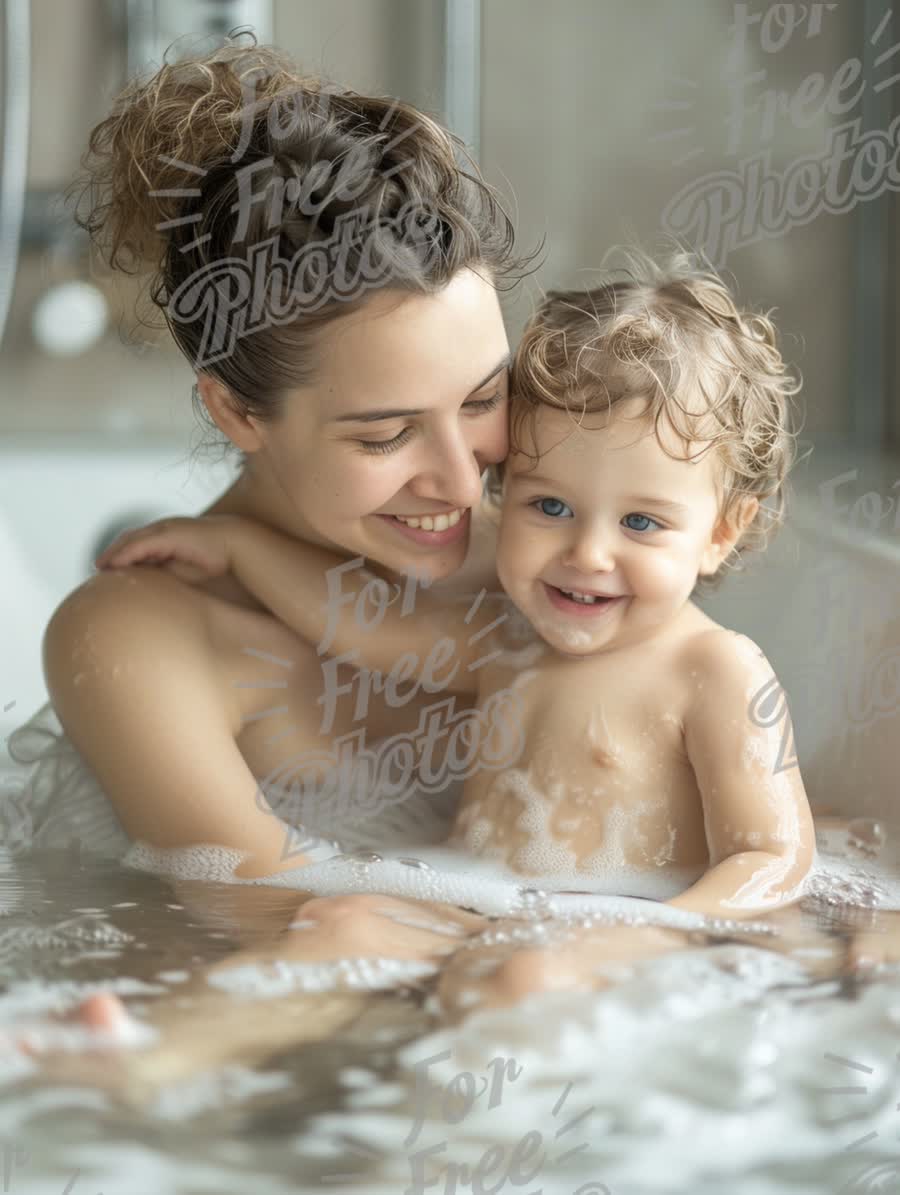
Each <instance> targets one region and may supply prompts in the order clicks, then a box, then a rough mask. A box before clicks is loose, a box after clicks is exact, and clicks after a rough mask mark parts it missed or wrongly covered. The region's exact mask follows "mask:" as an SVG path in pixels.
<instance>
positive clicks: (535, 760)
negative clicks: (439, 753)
mask: <svg viewBox="0 0 900 1195" xmlns="http://www.w3.org/2000/svg"><path fill="white" fill-rule="evenodd" d="M641 762H642V766H641V767H640V768H639V769H637V768H636V769H632V768H629V767H628V766H627V759H626V758H621V757H620V758H619V759H608V760H606V761H605V763H604V765H603V766H601V765H598V764H596V763H595V762H594V761H592V760H586V761H582V764H581V766H578V764H577V762H576V763H573V762H572V761H571V760H569V761H565V763H563V761H562V760H561V759H559V758H558V757H557V753H556V752H554V751H552V749H551V748H549V747H548V745H547V743H546V742H545V743H544V744H543V745H542V746H539V747H538V751H537V752H536V753H535V754H533V755H529V756H525V757H523V758H522V759H520V760H519V761H517V766H516V767H514V768H509V769H507V770H506V771H504V772H502V773H490V772H481V773H478V774H476V775H474V776H472V777H471V778H470V779H469V781H468V782H467V784H466V788H465V792H464V794H463V798H462V800H461V802H460V806H459V810H458V812H457V815H456V820H455V822H454V825H453V830H452V832H451V836H450V839H449V842H450V843H452V844H454V845H456V846H460V847H463V848H464V849H465V850H467V851H468V852H469V853H471V854H473V855H479V856H482V857H484V858H485V859H496V860H498V861H501V862H503V863H504V864H505V865H506V866H507V867H508V868H510V869H511V870H513V871H515V872H518V873H519V874H521V875H529V876H538V875H551V874H557V873H566V874H570V875H571V876H572V877H573V878H576V879H577V878H578V877H583V878H584V879H585V880H587V879H588V878H590V877H596V878H600V877H608V876H610V875H612V874H615V873H618V872H621V873H634V872H646V871H659V869H666V870H670V869H671V870H680V869H692V870H698V869H704V870H705V868H706V866H708V863H709V852H708V849H707V843H706V833H705V829H704V822H703V809H702V805H701V801H700V795H699V792H698V791H697V786H696V781H695V779H694V773H693V770H692V769H691V767H690V765H689V764H688V763H687V761H686V760H684V759H681V758H677V757H670V758H668V759H666V758H658V759H655V760H652V761H649V762H650V766H649V767H648V766H646V765H647V764H648V760H647V757H646V755H645V756H644V757H643V758H642V761H641Z"/></svg>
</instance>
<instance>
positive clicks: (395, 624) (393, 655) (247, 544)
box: [96, 515, 503, 693]
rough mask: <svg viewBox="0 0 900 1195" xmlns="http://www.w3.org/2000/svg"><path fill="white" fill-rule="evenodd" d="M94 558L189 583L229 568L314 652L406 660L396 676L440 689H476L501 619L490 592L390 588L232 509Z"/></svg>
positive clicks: (134, 538) (169, 522)
mask: <svg viewBox="0 0 900 1195" xmlns="http://www.w3.org/2000/svg"><path fill="white" fill-rule="evenodd" d="M96 563H97V566H98V567H103V568H124V567H126V566H128V565H134V564H141V563H144V564H157V565H161V566H166V567H170V568H171V570H172V571H173V572H175V574H176V575H177V576H179V577H180V578H181V579H182V580H185V581H187V582H189V583H197V582H198V581H201V580H205V579H206V578H209V577H216V576H221V575H223V574H225V573H227V572H228V571H231V572H233V573H234V575H235V576H236V577H237V578H238V580H239V581H240V582H241V583H242V584H243V585H244V586H246V588H247V589H248V590H249V592H250V593H252V594H253V595H254V596H255V597H256V598H257V599H258V600H259V601H260V602H262V603H263V604H264V605H265V606H266V607H267V608H268V609H269V610H271V611H272V613H273V614H275V615H276V616H277V617H278V618H280V619H281V621H282V622H284V623H285V624H286V625H287V626H289V627H291V629H292V630H294V631H296V632H297V633H298V634H299V635H301V636H302V637H303V638H304V639H306V640H308V641H309V642H310V643H313V644H315V645H316V646H317V648H318V652H319V654H320V655H323V654H325V653H326V652H327V653H328V654H329V655H332V656H337V655H340V656H344V655H346V656H347V657H348V659H347V662H348V663H357V662H358V663H361V664H363V665H365V666H367V667H369V668H371V669H378V670H379V671H382V672H385V673H387V672H390V671H391V670H393V671H394V672H395V673H396V670H397V666H398V662H399V661H401V659H403V658H405V659H406V661H407V662H406V663H405V664H404V665H403V667H402V668H401V672H402V678H401V679H402V680H404V681H405V680H411V679H420V678H421V679H422V680H423V682H424V683H427V682H429V681H431V682H433V683H438V682H437V681H436V678H435V677H434V675H433V673H434V672H435V671H436V670H440V672H441V681H440V686H441V688H442V689H452V690H453V691H455V692H471V693H474V692H476V691H477V687H478V668H479V666H480V663H481V662H483V661H484V658H485V657H486V656H488V655H490V654H491V653H492V651H494V649H496V648H497V646H498V644H497V641H496V639H495V636H493V635H491V633H490V632H491V630H492V629H493V628H494V627H495V626H498V625H500V624H501V623H502V621H503V611H502V609H501V608H500V607H499V605H498V603H497V602H496V600H495V599H493V600H492V599H486V600H483V601H478V595H472V598H471V600H469V601H466V602H463V603H462V604H455V605H454V606H453V607H450V608H440V607H439V605H438V599H437V598H436V597H432V596H430V595H427V594H426V595H423V593H422V589H423V588H424V581H423V580H417V579H416V578H414V577H412V576H407V577H404V578H403V583H402V585H401V584H395V585H393V586H389V585H388V584H387V582H386V581H384V580H382V579H380V578H377V577H375V576H374V575H373V574H371V573H369V572H367V571H366V570H365V567H364V565H365V561H364V559H363V558H362V557H361V556H358V557H356V558H355V559H354V560H346V559H344V558H342V557H341V556H339V555H338V554H337V553H335V552H330V551H328V550H326V549H324V548H319V547H317V546H315V545H312V544H307V543H299V542H298V541H297V540H295V539H293V538H291V537H290V536H288V535H284V534H282V533H281V532H280V531H276V530H274V529H273V528H271V527H267V526H266V525H265V524H263V523H260V522H257V521H256V520H255V519H249V518H245V517H243V516H238V515H205V516H201V517H199V518H196V519H190V518H171V519H161V520H159V521H158V522H156V523H151V524H149V525H148V526H146V527H142V528H139V529H137V530H135V531H128V532H126V533H125V534H124V535H122V536H120V537H119V539H117V540H116V541H115V543H113V544H112V545H110V547H108V548H107V549H106V550H105V551H104V552H103V553H102V554H101V555H100V556H99V557H98V558H97V561H96ZM476 606H477V608H476V609H475V610H474V613H473V614H471V615H470V616H467V611H468V610H470V609H471V608H472V607H476Z"/></svg>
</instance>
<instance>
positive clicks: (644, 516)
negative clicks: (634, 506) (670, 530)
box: [625, 515, 662, 531]
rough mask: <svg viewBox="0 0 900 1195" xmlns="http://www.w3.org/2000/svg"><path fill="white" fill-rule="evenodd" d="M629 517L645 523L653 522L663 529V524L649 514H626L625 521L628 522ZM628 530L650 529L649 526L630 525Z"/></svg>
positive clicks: (655, 525)
mask: <svg viewBox="0 0 900 1195" xmlns="http://www.w3.org/2000/svg"><path fill="white" fill-rule="evenodd" d="M628 519H639V520H640V521H641V522H643V523H652V524H653V526H654V527H656V528H658V529H659V530H662V524H661V523H657V521H656V519H651V518H649V517H648V516H647V515H626V516H625V521H626V522H627V521H628ZM628 530H629V531H647V530H649V528H647V527H631V526H629V528H628Z"/></svg>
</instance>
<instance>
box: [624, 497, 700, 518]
mask: <svg viewBox="0 0 900 1195" xmlns="http://www.w3.org/2000/svg"><path fill="white" fill-rule="evenodd" d="M626 502H634V503H637V504H638V505H640V506H662V507H663V508H664V509H665V510H671V511H673V512H674V513H676V514H689V513H690V507H689V506H685V504H684V503H683V502H673V501H672V500H671V499H670V498H652V497H636V498H626Z"/></svg>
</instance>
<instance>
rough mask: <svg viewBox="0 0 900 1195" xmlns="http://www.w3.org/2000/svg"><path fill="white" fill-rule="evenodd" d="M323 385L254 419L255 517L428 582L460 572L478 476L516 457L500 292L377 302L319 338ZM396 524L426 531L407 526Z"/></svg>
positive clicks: (475, 280)
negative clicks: (270, 417) (267, 417)
mask: <svg viewBox="0 0 900 1195" xmlns="http://www.w3.org/2000/svg"><path fill="white" fill-rule="evenodd" d="M318 345H319V372H318V377H317V379H316V381H315V383H314V384H313V385H311V386H308V387H302V388H298V389H297V390H296V391H293V392H292V393H291V394H290V395H289V398H288V402H287V405H286V407H285V411H284V414H283V415H282V417H281V418H279V419H278V420H277V421H276V422H272V423H260V422H259V421H257V420H253V419H250V420H249V422H250V423H252V425H253V427H254V429H255V431H256V433H257V436H258V441H259V447H258V448H256V449H255V450H254V449H252V448H251V449H250V451H251V453H252V455H251V457H250V460H249V462H248V465H247V473H246V475H245V476H246V483H247V485H248V487H249V491H250V492H252V499H253V505H254V506H255V507H257V509H261V510H263V511H265V515H266V517H267V518H269V519H270V520H271V521H272V522H275V523H277V524H278V525H280V526H281V527H282V528H283V529H284V530H286V531H288V532H289V533H291V534H293V535H296V536H299V537H302V538H305V539H308V540H310V541H312V542H316V543H320V544H323V545H326V546H329V547H332V548H335V547H336V548H338V549H341V550H343V551H345V552H348V553H350V554H352V555H361V556H364V557H366V558H367V560H369V561H372V562H374V563H377V564H379V565H381V566H382V571H384V570H387V571H388V572H392V573H402V572H407V571H415V572H416V573H418V574H419V575H427V576H430V577H431V578H432V579H434V580H438V579H440V578H442V577H446V576H449V575H450V574H451V573H453V572H455V571H456V570H457V569H458V568H459V567H460V566H461V565H462V563H463V561H464V560H465V557H466V552H467V549H468V544H469V533H470V515H471V509H472V507H473V506H476V505H477V504H478V503H479V501H480V499H481V494H482V473H483V472H484V470H485V469H486V468H487V467H488V465H490V464H493V463H496V462H499V461H501V460H503V459H504V458H505V456H506V454H507V451H508V430H507V417H508V411H507V408H508V402H509V397H508V365H509V344H508V341H507V337H506V331H505V329H504V326H503V317H502V315H501V312H500V305H499V303H498V301H497V295H496V292H495V290H494V288H493V287H492V286H491V285H490V284H489V283H488V282H486V281H484V280H483V279H482V278H480V277H479V276H478V275H477V274H475V273H473V272H472V271H471V270H462V271H460V272H459V273H458V274H457V275H456V277H455V278H454V279H453V280H452V281H451V282H450V283H449V284H448V285H447V286H446V287H444V289H443V290H442V291H440V292H439V293H438V294H436V295H428V296H422V295H402V294H398V293H397V292H396V291H393V292H387V291H380V292H378V293H376V294H375V295H373V296H372V298H371V299H370V300H369V302H368V303H366V305H365V306H364V307H363V308H362V309H361V310H360V311H358V312H355V313H354V314H353V315H351V316H348V317H346V318H344V319H339V320H337V321H335V322H334V323H333V324H331V325H329V326H327V327H326V328H325V329H323V330H322V332H321V333H320V334H319V338H318ZM401 520H420V521H422V522H423V523H424V525H420V526H418V527H413V526H410V525H409V523H408V522H403V521H401Z"/></svg>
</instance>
